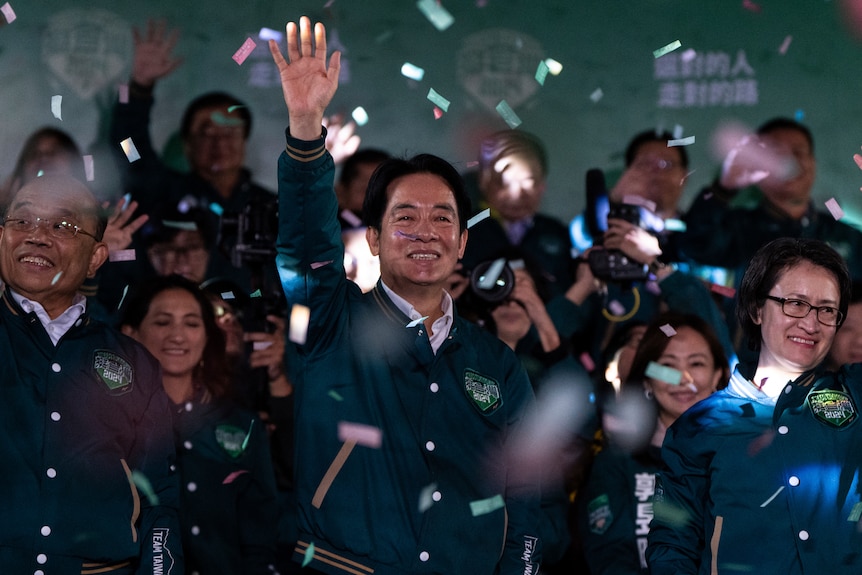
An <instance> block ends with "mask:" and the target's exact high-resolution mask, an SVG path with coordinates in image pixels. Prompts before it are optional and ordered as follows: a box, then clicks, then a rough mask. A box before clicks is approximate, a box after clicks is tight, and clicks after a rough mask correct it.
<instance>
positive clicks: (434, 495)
mask: <svg viewBox="0 0 862 575" xmlns="http://www.w3.org/2000/svg"><path fill="white" fill-rule="evenodd" d="M431 499H433V500H434V501H440V500H441V499H443V494H442V493H440V492H439V491H435V492H434V493H432V494H431Z"/></svg>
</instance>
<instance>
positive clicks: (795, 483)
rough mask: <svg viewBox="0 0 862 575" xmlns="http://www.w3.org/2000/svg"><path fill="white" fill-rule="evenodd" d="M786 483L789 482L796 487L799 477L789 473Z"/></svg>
mask: <svg viewBox="0 0 862 575" xmlns="http://www.w3.org/2000/svg"><path fill="white" fill-rule="evenodd" d="M787 483H789V484H790V486H791V487H796V486H797V485H799V478H798V477H796V476H795V475H791V476H790V478H789V479H788V480H787Z"/></svg>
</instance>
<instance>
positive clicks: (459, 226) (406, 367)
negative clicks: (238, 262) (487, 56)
mask: <svg viewBox="0 0 862 575" xmlns="http://www.w3.org/2000/svg"><path fill="white" fill-rule="evenodd" d="M298 28H299V29H298ZM287 39H288V57H289V60H290V63H289V64H288V63H287V62H286V61H285V59H284V57H283V56H282V55H281V52H280V50H279V48H278V46H277V45H276V44H274V43H272V42H271V43H270V48H271V50H272V52H273V58H274V59H275V62H276V64H277V65H278V67H279V71H280V73H281V79H282V88H283V91H284V98H285V102H286V104H287V108H288V116H289V120H290V127H289V130H288V134H287V147H286V150H285V151H284V152H283V153H282V155H281V157H280V158H279V163H278V172H279V204H280V209H279V218H280V222H279V240H278V260H277V262H278V267H279V272H280V274H281V278H282V283H283V286H284V291H285V294H286V295H287V301H288V302H289V303H290V304H291V305H293V306H294V308H295V309H299V308H298V307H297V306H300V305H301V306H305V307H307V308H308V309H309V310H310V319H309V321H308V324H307V326H305V325H304V326H299V327H305V328H307V329H306V330H305V331H306V334H305V338H304V341H303V342H302V343H301V344H298V345H297V352H298V355H297V361H292V362H291V369H292V370H293V374H292V376H291V379H292V381H293V382H294V384H295V390H296V391H295V395H296V406H297V409H296V414H297V417H296V454H297V455H296V461H297V466H296V469H297V477H296V483H297V487H296V492H297V500H298V506H299V509H298V517H299V534H300V535H299V540H298V541H297V545H296V553H295V559H296V560H298V561H304V562H305V563H308V567H306V569H305V570H304V571H309V572H312V573H315V572H317V573H319V572H324V573H329V574H345V573H371V572H373V573H375V574H378V575H396V574H404V573H411V574H421V573H428V574H430V573H467V572H469V573H473V574H476V575H478V574H487V575H491V574H492V573H500V574H510V575H514V574H516V573H517V574H518V575H522V574H525V573H526V574H534V573H536V572H537V571H538V566H539V561H540V557H541V542H540V541H539V540H538V537H537V534H536V531H537V530H536V524H537V514H538V497H537V496H538V493H537V492H536V489H535V487H534V486H533V485H532V484H527V483H524V482H518V483H516V482H515V481H514V480H513V479H511V478H512V476H513V475H514V473H512V471H513V470H512V468H511V466H512V463H511V461H510V460H509V459H508V458H507V457H506V455H505V454H504V451H505V449H506V447H507V443H506V439H507V438H508V437H511V436H512V435H513V433H514V432H515V431H516V428H517V427H518V425H519V423H520V421H521V419H522V417H523V415H524V413H525V411H526V410H527V408H528V406H529V405H530V404H531V402H532V399H533V398H532V391H531V388H530V383H529V381H528V379H527V377H526V374H525V372H524V370H523V367H521V365H520V363H519V361H518V359H517V358H516V357H515V355H514V354H513V353H512V351H511V350H510V349H508V348H507V347H506V346H505V345H504V344H503V343H502V342H501V341H499V340H497V339H496V338H494V337H493V336H491V335H490V334H487V333H485V332H483V331H481V330H480V329H479V328H478V327H477V326H475V325H473V324H471V323H469V322H467V321H465V320H463V319H461V318H460V317H459V316H458V315H457V313H456V311H455V309H454V305H453V302H452V298H451V296H450V295H449V294H448V293H447V292H446V291H445V286H446V285H447V283H448V278H449V276H450V275H451V273H452V271H453V270H454V269H455V266H456V264H457V262H458V259H459V258H460V257H461V256H462V255H463V253H464V248H465V246H466V243H467V229H466V228H467V226H466V219H467V217H469V213H470V201H469V199H468V196H467V194H466V192H465V190H464V186H463V183H462V182H461V179H460V176H459V174H458V172H457V171H456V170H455V169H454V168H453V167H452V166H451V165H450V164H449V163H447V162H446V161H444V160H442V159H440V158H438V157H436V156H431V155H427V154H424V155H419V156H416V157H413V158H411V159H409V160H387V161H385V162H383V163H382V164H381V165H380V167H379V168H378V169H377V170H376V172H375V173H374V175H373V176H372V178H371V181H370V182H369V185H368V190H367V192H366V196H365V202H364V206H363V212H364V219H365V221H366V222H367V223H368V226H369V227H368V232H367V240H368V243H369V246H370V248H371V251H372V253H373V254H375V255H379V256H380V272H381V279H380V281H379V282H378V284H377V285H376V287H375V288H374V289H372V290H371V291H370V292H369V293H366V294H362V293H361V290H360V289H359V287H358V286H356V285H355V284H353V283H352V282H350V281H349V280H348V279H347V278H346V277H345V273H344V267H343V265H342V262H343V251H344V247H343V245H342V243H341V236H340V226H339V224H338V220H337V217H336V212H337V202H336V196H335V192H334V190H333V171H334V166H333V161H332V158H331V156H330V155H329V153H328V152H327V151H326V149H325V147H324V139H325V132H324V131H323V130H322V128H321V123H322V120H323V115H324V111H325V108H326V106H327V105H328V104H329V101H330V100H331V99H332V97H333V95H334V93H335V90H336V86H337V82H338V71H339V63H340V55H339V53H338V52H335V53H334V54H333V56H332V59H331V60H330V63H329V66H327V64H326V40H325V32H324V29H323V26H322V25H321V24H318V25H317V27H316V28H315V30H314V35H313V38H312V29H311V23H310V21H309V20H308V19H307V18H302V19H301V20H300V24H299V27H297V25H296V24H295V23H293V22H291V23H289V24H288V25H287ZM314 46H316V49H315V47H314ZM293 327H298V326H293ZM521 475H522V476H523V474H521Z"/></svg>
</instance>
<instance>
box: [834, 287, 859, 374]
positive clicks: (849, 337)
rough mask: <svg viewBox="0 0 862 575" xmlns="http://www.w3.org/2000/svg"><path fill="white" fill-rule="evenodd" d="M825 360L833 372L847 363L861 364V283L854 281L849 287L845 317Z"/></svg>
mask: <svg viewBox="0 0 862 575" xmlns="http://www.w3.org/2000/svg"><path fill="white" fill-rule="evenodd" d="M826 359H827V361H828V363H829V369H832V370H835V371H837V370H839V369H840V368H841V366H842V365H846V364H848V363H862V282H855V281H854V282H853V285H852V286H851V289H850V305H848V306H847V315H846V316H845V317H844V321H843V322H842V323H841V329H839V330H838V333H836V334H835V341H833V342H832V347H831V348H830V349H829V355H828V356H826Z"/></svg>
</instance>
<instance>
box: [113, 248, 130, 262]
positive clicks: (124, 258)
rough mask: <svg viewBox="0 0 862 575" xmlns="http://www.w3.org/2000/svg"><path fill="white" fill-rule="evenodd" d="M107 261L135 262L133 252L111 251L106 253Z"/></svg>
mask: <svg viewBox="0 0 862 575" xmlns="http://www.w3.org/2000/svg"><path fill="white" fill-rule="evenodd" d="M108 261H111V262H133V261H135V250H134V249H128V250H113V251H111V252H109V253H108Z"/></svg>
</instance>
